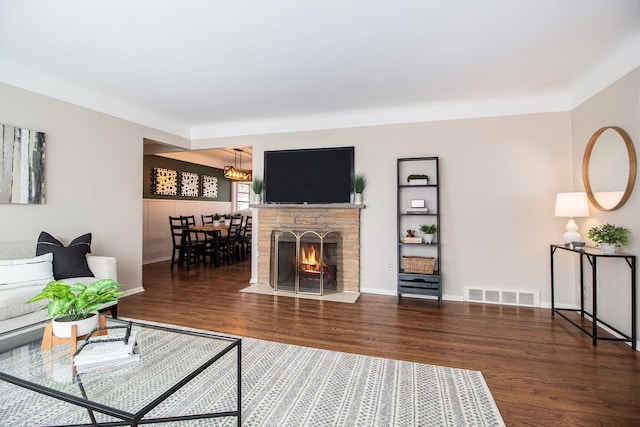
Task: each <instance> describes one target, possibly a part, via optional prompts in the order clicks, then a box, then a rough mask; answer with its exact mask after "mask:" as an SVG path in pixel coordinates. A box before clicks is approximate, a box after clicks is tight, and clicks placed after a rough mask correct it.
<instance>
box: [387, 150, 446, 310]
mask: <svg viewBox="0 0 640 427" xmlns="http://www.w3.org/2000/svg"><path fill="white" fill-rule="evenodd" d="M397 171H398V181H397V182H398V188H397V217H398V221H397V222H398V228H397V236H398V237H397V238H398V298H400V297H401V296H402V295H403V294H414V295H425V296H431V297H436V298H437V300H438V306H439V307H441V308H442V270H441V268H440V266H441V252H442V250H441V242H442V232H441V227H440V173H439V172H440V171H439V161H438V157H408V158H400V159H398V164H397ZM412 174H424V175H427V176H428V177H429V180H428V182H427V183H426V184H417V185H416V184H410V183H409V182H407V177H408V176H409V175H412ZM412 201H416V202H414V203H412ZM420 201H424V205H425V206H424V208H425V209H426V210H425V209H420V207H419V205H420V204H421V203H420ZM414 205H418V207H415V206H414ZM423 224H424V225H429V224H433V225H435V226H436V228H437V230H436V233H435V236H434V239H433V241H432V242H431V243H424V241H422V242H419V243H409V242H406V241H403V239H404V238H405V237H406V235H407V230H415V231H416V233H415V234H416V236H417V237H422V235H423V233H421V232H420V225H423ZM406 257H418V262H422V261H423V259H424V261H425V262H426V261H428V260H427V258H435V266H434V269H433V273H431V274H429V273H424V272H415V269H411V271H407V269H405V263H406V261H407V259H406Z"/></svg>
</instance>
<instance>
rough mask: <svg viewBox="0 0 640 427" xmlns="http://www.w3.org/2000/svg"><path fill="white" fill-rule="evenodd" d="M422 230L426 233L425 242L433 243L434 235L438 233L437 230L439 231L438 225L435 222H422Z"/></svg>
mask: <svg viewBox="0 0 640 427" xmlns="http://www.w3.org/2000/svg"><path fill="white" fill-rule="evenodd" d="M420 231H422V232H423V233H424V242H425V243H431V242H433V235H434V234H436V231H438V227H436V225H435V224H429V225H425V224H421V225H420Z"/></svg>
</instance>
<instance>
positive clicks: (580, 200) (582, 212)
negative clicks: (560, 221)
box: [555, 192, 589, 218]
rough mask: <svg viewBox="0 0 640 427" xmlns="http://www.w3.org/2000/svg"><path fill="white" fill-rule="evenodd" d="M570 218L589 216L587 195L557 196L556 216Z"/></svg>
mask: <svg viewBox="0 0 640 427" xmlns="http://www.w3.org/2000/svg"><path fill="white" fill-rule="evenodd" d="M555 216H562V217H568V218H574V217H587V216H589V201H588V200H587V193H584V192H575V193H558V194H557V195H556V214H555Z"/></svg>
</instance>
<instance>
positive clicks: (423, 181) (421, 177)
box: [407, 173, 429, 185]
mask: <svg viewBox="0 0 640 427" xmlns="http://www.w3.org/2000/svg"><path fill="white" fill-rule="evenodd" d="M407 182H408V183H409V184H410V185H427V184H429V177H428V176H427V175H425V174H422V173H412V174H411V175H409V176H408V177H407Z"/></svg>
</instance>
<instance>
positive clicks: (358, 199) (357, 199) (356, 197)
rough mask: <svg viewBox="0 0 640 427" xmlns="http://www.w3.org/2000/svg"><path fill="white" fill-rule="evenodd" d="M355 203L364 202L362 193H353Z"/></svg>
mask: <svg viewBox="0 0 640 427" xmlns="http://www.w3.org/2000/svg"><path fill="white" fill-rule="evenodd" d="M353 203H355V204H356V205H361V204H362V193H356V194H354V195H353Z"/></svg>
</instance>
